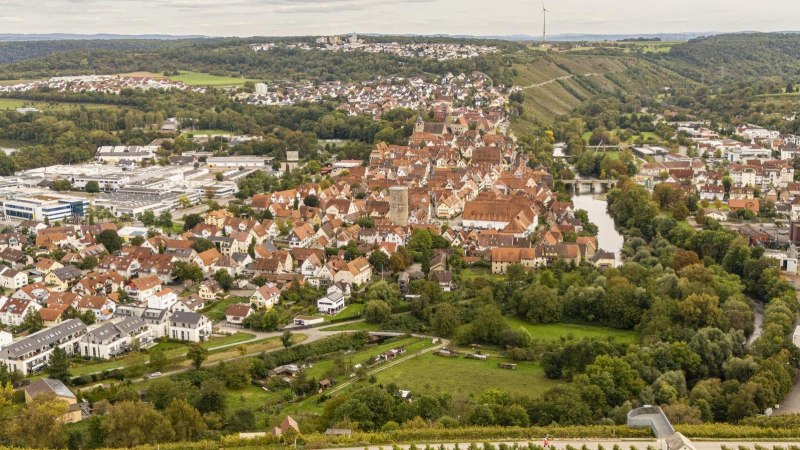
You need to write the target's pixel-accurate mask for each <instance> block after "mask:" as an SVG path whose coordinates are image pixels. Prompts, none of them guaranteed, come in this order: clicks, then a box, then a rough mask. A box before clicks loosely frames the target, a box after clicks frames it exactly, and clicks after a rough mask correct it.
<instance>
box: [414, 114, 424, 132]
mask: <svg viewBox="0 0 800 450" xmlns="http://www.w3.org/2000/svg"><path fill="white" fill-rule="evenodd" d="M423 131H425V121H424V120H422V116H417V121H416V122H414V133H422V132H423Z"/></svg>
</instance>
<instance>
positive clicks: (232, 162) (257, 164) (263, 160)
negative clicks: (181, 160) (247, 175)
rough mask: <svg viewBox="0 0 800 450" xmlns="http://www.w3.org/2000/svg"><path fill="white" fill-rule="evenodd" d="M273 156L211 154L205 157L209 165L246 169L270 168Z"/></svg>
mask: <svg viewBox="0 0 800 450" xmlns="http://www.w3.org/2000/svg"><path fill="white" fill-rule="evenodd" d="M274 160H275V158H272V157H267V156H212V157H210V158H208V159H206V164H208V166H209V167H244V168H246V169H254V168H256V169H272V162H273V161H274Z"/></svg>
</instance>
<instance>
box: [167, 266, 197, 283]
mask: <svg viewBox="0 0 800 450" xmlns="http://www.w3.org/2000/svg"><path fill="white" fill-rule="evenodd" d="M172 276H174V277H175V278H176V279H177V280H178V281H191V282H193V283H199V282H201V281H203V269H201V268H200V267H199V266H197V265H196V264H192V263H190V262H185V261H176V262H175V264H174V265H173V266H172Z"/></svg>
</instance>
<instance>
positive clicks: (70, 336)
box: [0, 319, 86, 376]
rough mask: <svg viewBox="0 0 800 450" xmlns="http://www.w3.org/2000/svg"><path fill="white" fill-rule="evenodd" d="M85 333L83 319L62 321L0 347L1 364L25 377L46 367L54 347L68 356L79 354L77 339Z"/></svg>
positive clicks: (78, 341)
mask: <svg viewBox="0 0 800 450" xmlns="http://www.w3.org/2000/svg"><path fill="white" fill-rule="evenodd" d="M85 335H86V325H84V324H83V322H81V321H80V320H78V319H69V320H65V321H64V322H61V323H59V324H57V325H55V326H52V327H49V328H46V329H44V330H41V331H39V332H36V333H34V334H31V335H29V336H26V337H24V338H22V339H20V340H18V341H16V342H14V343H12V344H10V345H8V346H6V347H5V348H3V349H2V350H0V362H3V363H5V364H6V365H7V366H8V369H9V370H10V371H12V372H13V371H17V372H20V373H21V374H22V375H25V376H27V375H30V374H31V373H33V372H35V371H37V370H41V369H43V368H44V367H45V366H47V363H48V361H49V360H50V355H51V354H52V353H53V349H55V348H56V347H59V348H61V349H62V350H64V351H65V352H66V353H67V354H68V355H76V354H80V341H81V340H82V339H83V337H84V336H85Z"/></svg>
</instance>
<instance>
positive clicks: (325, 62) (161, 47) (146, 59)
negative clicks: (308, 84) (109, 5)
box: [0, 38, 518, 83]
mask: <svg viewBox="0 0 800 450" xmlns="http://www.w3.org/2000/svg"><path fill="white" fill-rule="evenodd" d="M310 39H311V38H306V39H305V40H306V41H308V40H310ZM283 40H284V41H285V40H287V39H283ZM301 40H302V39H301ZM392 40H393V41H397V40H402V39H399V38H398V39H392ZM405 40H408V39H405ZM266 41H275V39H269V40H268V39H266V38H264V39H259V38H248V39H206V40H187V41H136V40H131V41H108V42H109V44H108V45H105V46H100V45H96V46H93V45H88V46H80V45H78V44H76V45H75V48H73V49H70V47H69V46H65V49H64V50H66V51H58V52H52V51H51V52H49V53H48V51H47V50H46V49H47V48H49V47H48V45H49V44H52V45H53V46H58V45H64V44H58V42H60V41H45V42H13V43H4V44H1V45H5V46H7V48H8V49H9V51H11V49H13V53H15V54H17V55H18V56H17V57H16V58H15V59H13V60H12V59H10V58H9V59H8V61H6V62H14V61H19V62H17V63H14V64H6V65H3V66H0V79H12V80H13V79H24V78H41V77H49V76H53V75H82V74H116V73H125V72H137V71H149V72H155V73H162V72H165V71H167V72H172V71H175V70H191V71H196V72H205V73H210V74H214V75H222V76H242V77H245V78H251V79H259V80H295V81H299V80H315V81H362V80H370V79H374V78H375V77H377V76H418V75H425V74H434V75H445V74H447V73H470V72H472V71H475V70H478V71H482V72H485V73H487V74H489V75H490V76H492V77H493V79H495V81H496V82H497V83H510V81H511V76H510V72H509V71H507V70H504V68H506V66H507V63H506V62H504V61H505V59H504V57H503V56H502V55H501V54H493V55H485V56H481V57H477V58H470V59H463V60H451V61H444V62H441V61H436V60H429V59H421V58H404V57H398V56H394V55H389V54H370V53H363V52H351V53H334V52H326V51H319V50H310V51H306V50H300V49H292V48H285V47H280V46H279V47H276V48H273V49H271V50H269V51H263V52H254V51H253V50H252V49H251V48H250V46H249V45H250V44H251V43H263V42H266ZM295 41H297V39H295ZM428 41H430V40H428ZM435 41H437V42H454V43H466V42H472V41H466V40H455V39H435ZM81 42H83V41H81ZM89 42H94V41H89ZM479 42H480V43H481V44H482V45H491V44H497V45H503V46H504V47H505V48H509V49H513V48H516V46H518V44H513V43H508V42H500V43H496V42H492V43H487V42H484V41H479ZM113 43H116V44H113ZM28 47H30V48H28ZM0 48H2V47H0ZM0 53H2V52H0ZM37 53H42V54H44V57H38V58H37V57H35V56H34V57H30V56H29V57H25V55H36V54H37ZM2 62H3V61H2V60H0V63H2Z"/></svg>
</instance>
